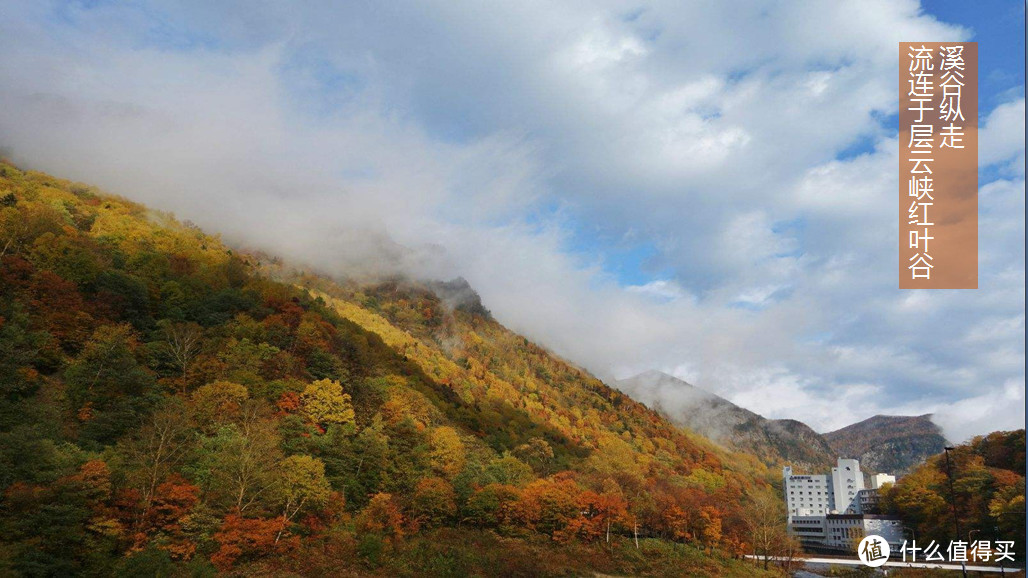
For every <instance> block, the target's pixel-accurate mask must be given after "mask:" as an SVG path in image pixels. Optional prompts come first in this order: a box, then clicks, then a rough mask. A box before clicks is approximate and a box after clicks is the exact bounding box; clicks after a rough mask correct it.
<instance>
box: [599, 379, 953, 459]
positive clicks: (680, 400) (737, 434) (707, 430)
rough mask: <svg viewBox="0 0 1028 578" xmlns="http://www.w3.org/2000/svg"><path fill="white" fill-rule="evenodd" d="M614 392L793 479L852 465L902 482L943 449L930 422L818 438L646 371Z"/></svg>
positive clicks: (888, 419)
mask: <svg viewBox="0 0 1028 578" xmlns="http://www.w3.org/2000/svg"><path fill="white" fill-rule="evenodd" d="M615 385H616V386H617V387H618V388H619V389H621V390H622V391H624V392H625V393H627V394H628V395H630V396H631V397H633V398H635V399H636V400H638V401H641V402H643V403H645V404H646V405H648V406H650V407H652V408H653V409H655V410H657V411H660V412H661V413H663V414H665V415H666V416H667V417H668V418H669V419H671V421H673V422H675V423H677V424H678V425H680V426H683V427H686V428H689V429H691V430H693V431H695V432H696V433H699V434H700V435H703V436H705V437H708V438H710V439H712V440H714V441H716V442H718V443H720V444H722V445H725V446H727V447H729V448H732V449H737V450H740V451H745V452H748V453H751V454H754V455H756V456H757V457H758V458H760V459H761V460H762V461H763V462H764V463H766V464H768V465H780V464H785V463H788V464H791V465H793V466H794V467H796V468H797V470H798V471H808V472H811V473H813V472H819V471H825V470H827V469H828V468H829V467H831V465H832V464H834V463H835V460H836V458H837V457H852V458H857V459H859V460H860V463H861V466H862V467H863V469H865V470H866V471H868V472H886V473H891V474H897V475H902V474H905V473H906V472H908V471H910V470H911V469H912V468H913V467H915V466H917V465H918V464H921V463H923V462H924V461H925V459H927V458H928V457H929V456H932V455H935V454H938V453H940V452H942V448H943V447H945V445H946V439H945V438H944V437H943V436H942V432H941V430H940V429H939V427H938V426H937V425H935V424H934V423H933V422H932V421H931V415H930V414H926V415H921V416H883V415H877V416H874V417H872V418H869V419H866V420H864V421H861V422H858V423H855V424H852V425H849V426H846V427H844V428H841V429H839V430H836V431H833V432H829V433H826V434H819V433H817V432H816V431H814V430H813V429H812V428H810V427H809V426H807V425H806V424H804V423H803V422H800V421H797V420H792V419H767V418H765V417H763V416H761V415H759V414H757V413H754V412H752V411H750V410H748V409H746V408H743V407H739V406H738V405H735V404H734V403H732V402H730V401H728V400H727V399H725V398H723V397H720V396H718V395H716V394H713V393H711V392H709V391H706V390H704V389H701V388H698V387H696V386H694V385H692V384H690V383H688V382H686V381H683V380H681V379H678V378H676V377H673V376H670V375H667V374H665V373H661V372H659V371H647V372H645V373H642V374H639V375H636V376H634V377H630V378H628V379H623V380H619V381H617V382H616V383H615Z"/></svg>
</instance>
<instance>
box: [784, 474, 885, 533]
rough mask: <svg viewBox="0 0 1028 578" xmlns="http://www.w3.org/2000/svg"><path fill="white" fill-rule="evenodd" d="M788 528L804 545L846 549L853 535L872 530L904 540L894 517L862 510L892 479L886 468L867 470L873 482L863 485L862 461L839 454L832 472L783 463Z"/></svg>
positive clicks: (873, 502) (874, 500) (875, 499)
mask: <svg viewBox="0 0 1028 578" xmlns="http://www.w3.org/2000/svg"><path fill="white" fill-rule="evenodd" d="M782 477H783V481H784V484H783V485H784V491H785V504H786V507H787V509H788V510H787V511H788V529H789V533H790V534H792V535H794V536H796V537H797V538H799V539H800V541H801V542H802V543H803V544H804V545H805V546H810V547H815V548H818V547H820V548H831V549H841V550H845V549H847V548H850V547H852V546H851V544H852V541H853V539H854V538H855V537H859V536H862V535H866V534H869V533H874V534H878V535H881V536H882V537H883V538H885V539H886V540H887V541H888V542H889V543H890V544H895V545H896V546H895V547H897V548H898V547H899V544H900V543H902V541H903V526H902V524H901V522H900V521H899V520H898V519H895V518H890V517H888V516H879V515H875V514H871V513H869V512H867V511H866V509H867V507H868V505H869V504H876V503H877V494H878V488H879V487H881V485H882V484H885V483H891V482H895V481H896V478H895V477H893V476H890V475H888V474H875V475H873V476H871V486H872V487H871V488H865V486H864V474H863V472H861V471H860V462H858V461H857V460H854V459H846V458H839V460H838V462H837V464H836V467H834V468H832V473H831V474H830V475H805V474H793V473H792V468H791V467H788V466H786V467H785V468H782Z"/></svg>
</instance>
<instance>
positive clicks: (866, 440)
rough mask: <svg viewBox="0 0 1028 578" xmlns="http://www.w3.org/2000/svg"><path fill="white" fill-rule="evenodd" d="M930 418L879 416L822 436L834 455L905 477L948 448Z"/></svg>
mask: <svg viewBox="0 0 1028 578" xmlns="http://www.w3.org/2000/svg"><path fill="white" fill-rule="evenodd" d="M931 417H932V414H924V415H918V416H903V415H876V416H874V417H870V418H868V419H865V420H864V421H861V422H858V423H855V424H852V425H848V426H846V427H844V428H842V429H838V430H835V431H832V432H828V433H826V434H824V435H823V437H824V439H825V440H826V441H827V442H828V444H829V445H830V446H831V447H832V449H833V450H834V451H835V453H837V454H839V455H841V456H846V457H853V458H857V459H858V460H860V464H861V466H863V467H864V468H865V469H867V470H868V471H876V472H889V473H897V474H905V473H907V472H908V471H910V470H912V469H913V468H914V467H916V466H918V465H920V464H922V463H923V462H924V461H925V460H926V459H928V458H929V457H931V456H933V455H936V454H939V453H941V452H942V450H943V448H944V447H946V444H947V442H946V438H945V437H943V435H942V430H941V429H939V426H937V425H935V423H934V422H932V420H931Z"/></svg>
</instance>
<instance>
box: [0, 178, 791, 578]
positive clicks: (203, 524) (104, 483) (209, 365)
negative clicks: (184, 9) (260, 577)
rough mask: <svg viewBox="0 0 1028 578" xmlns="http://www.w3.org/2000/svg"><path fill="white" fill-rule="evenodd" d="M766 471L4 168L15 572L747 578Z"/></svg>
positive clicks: (172, 227) (387, 308) (5, 564)
mask: <svg viewBox="0 0 1028 578" xmlns="http://www.w3.org/2000/svg"><path fill="white" fill-rule="evenodd" d="M774 477H775V476H774V475H773V474H771V475H769V474H768V472H767V471H766V470H765V469H764V467H763V466H762V465H761V464H760V463H759V462H758V461H757V460H756V459H754V458H749V457H746V456H742V455H739V454H732V453H728V452H725V451H724V450H721V449H719V448H718V447H716V446H714V445H713V444H711V443H710V442H708V441H707V440H704V439H703V438H698V437H693V436H691V435H688V434H686V433H684V432H683V431H681V430H679V429H677V428H676V427H674V426H673V425H671V424H669V423H668V422H666V421H665V420H664V419H662V418H661V417H660V416H658V415H657V414H655V413H654V412H652V411H650V410H648V409H646V408H645V407H644V406H642V405H641V404H639V403H636V402H634V401H632V400H631V399H630V398H628V397H626V396H625V395H623V394H621V393H619V392H617V391H615V390H612V389H610V388H608V387H606V386H605V385H604V384H603V383H601V382H600V381H598V380H597V379H595V378H594V377H592V376H590V375H589V374H587V373H585V372H583V371H581V370H579V369H577V368H575V367H573V366H571V365H569V364H567V363H565V362H563V361H561V360H559V359H557V358H556V357H554V356H552V355H551V354H549V353H548V352H547V351H545V350H544V349H542V348H540V347H539V346H537V345H534V344H532V343H531V342H529V341H528V340H526V339H524V338H522V337H519V336H517V335H515V334H513V333H511V332H509V331H507V330H506V329H504V328H503V327H502V326H501V325H499V324H498V323H496V322H495V321H494V320H493V319H491V317H490V316H489V314H488V312H487V311H486V310H485V309H484V308H483V307H482V305H481V303H478V302H477V298H476V297H474V294H473V292H471V291H470V290H469V289H468V288H467V287H465V286H464V285H462V284H461V283H454V284H443V283H414V282H410V281H403V280H395V281H390V282H383V283H378V284H375V285H371V286H368V285H361V284H357V283H353V282H333V281H330V280H328V279H327V278H325V277H321V276H316V275H313V274H310V273H304V272H302V271H299V272H298V271H295V270H293V269H291V268H289V267H288V266H286V265H282V264H281V263H278V262H277V261H275V262H272V260H271V259H269V258H267V257H264V256H257V255H254V254H247V253H243V252H239V251H235V252H234V251H233V250H231V249H229V248H227V247H226V246H225V245H224V244H222V243H221V242H220V240H219V239H218V238H217V237H212V236H210V235H207V234H205V233H203V232H201V231H199V230H197V229H196V228H195V227H192V226H189V225H184V224H181V223H179V222H177V221H175V220H174V219H173V218H172V217H171V216H170V215H167V214H163V213H160V212H156V211H153V210H150V209H147V208H146V207H142V206H140V205H137V204H134V203H131V202H128V201H125V200H123V199H118V198H114V197H111V196H108V195H104V194H102V193H100V192H98V191H96V190H94V189H92V188H90V187H88V186H83V185H77V184H73V183H69V182H65V181H62V180H59V179H55V178H53V177H50V176H47V175H43V174H39V173H32V172H25V171H22V170H20V169H18V168H16V167H13V166H11V165H9V164H0V492H2V503H0V573H3V574H13V575H32V576H43V575H60V576H67V575H117V574H120V575H158V574H159V575H209V574H213V573H216V572H222V573H237V574H240V575H244V574H245V575H252V574H255V573H264V574H272V575H283V574H292V575H296V574H300V575H312V576H321V575H326V574H329V573H331V574H334V575H347V574H350V575H367V574H371V575H375V574H379V575H456V576H463V575H476V574H477V575H557V574H567V573H569V572H571V573H581V572H585V571H601V572H608V573H637V574H651V575H662V574H667V575H681V574H682V573H683V572H685V573H687V574H693V575H740V576H742V575H753V574H756V573H759V572H758V571H757V570H756V569H755V568H754V567H753V566H751V565H748V564H745V563H743V562H741V561H738V560H736V559H734V557H736V556H738V555H739V554H741V553H742V552H744V551H746V550H748V549H750V545H749V543H750V541H751V536H752V535H753V534H754V532H756V531H757V530H759V529H758V528H754V526H753V524H752V523H751V522H748V520H749V519H751V517H750V516H748V515H747V509H748V508H750V507H751V504H753V503H754V502H763V503H765V504H766V500H767V499H769V498H768V496H775V497H774V498H772V499H777V497H776V496H777V493H776V492H774V490H773V489H772V488H771V487H770V486H769V484H768V480H769V479H773V478H774Z"/></svg>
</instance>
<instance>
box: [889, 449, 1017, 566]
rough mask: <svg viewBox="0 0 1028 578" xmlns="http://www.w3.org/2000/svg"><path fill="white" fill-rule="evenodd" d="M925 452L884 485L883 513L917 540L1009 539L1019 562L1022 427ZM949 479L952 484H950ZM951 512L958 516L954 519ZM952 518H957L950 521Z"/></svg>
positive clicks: (946, 542)
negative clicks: (930, 454) (931, 453)
mask: <svg viewBox="0 0 1028 578" xmlns="http://www.w3.org/2000/svg"><path fill="white" fill-rule="evenodd" d="M949 454H950V456H949V457H950V460H949V464H948V466H947V462H946V456H945V455H937V456H933V457H931V458H928V461H926V462H925V463H924V464H922V465H920V466H918V467H917V468H915V469H914V470H913V471H912V472H910V473H909V474H907V475H906V476H904V477H903V478H901V479H900V480H899V481H898V482H897V483H896V484H895V485H893V486H890V485H887V486H886V489H885V490H884V491H883V495H882V499H883V501H882V506H883V508H884V510H885V512H886V513H889V514H896V515H898V516H900V517H902V518H903V520H904V523H906V524H907V525H909V526H910V528H911V529H912V530H914V531H915V532H916V535H917V540H918V542H922V541H923V542H924V543H925V544H927V543H928V541H930V540H935V541H936V542H938V543H940V544H948V543H949V542H950V541H951V540H956V539H957V537H956V536H954V533H955V532H956V527H957V524H959V526H960V528H962V530H961V533H962V534H964V533H966V534H964V535H961V536H960V537H959V539H960V540H964V541H968V537H969V535H971V534H973V536H972V537H971V541H974V540H988V541H990V542H995V541H996V540H1009V541H1013V542H1014V550H1015V551H1016V552H1017V555H1016V556H1015V557H1014V559H1015V561H1016V563H1017V564H1019V565H1023V564H1024V559H1025V558H1024V556H1025V499H1024V498H1025V486H1024V477H1025V476H1024V474H1025V432H1024V430H1023V429H1022V430H1017V431H1012V432H994V433H991V434H989V435H987V436H979V437H976V438H974V439H972V440H971V441H969V442H967V443H965V444H961V445H959V446H957V447H956V448H954V449H952V450H950V452H949ZM951 484H952V487H951ZM954 515H955V516H956V520H954ZM954 522H956V523H954Z"/></svg>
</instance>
